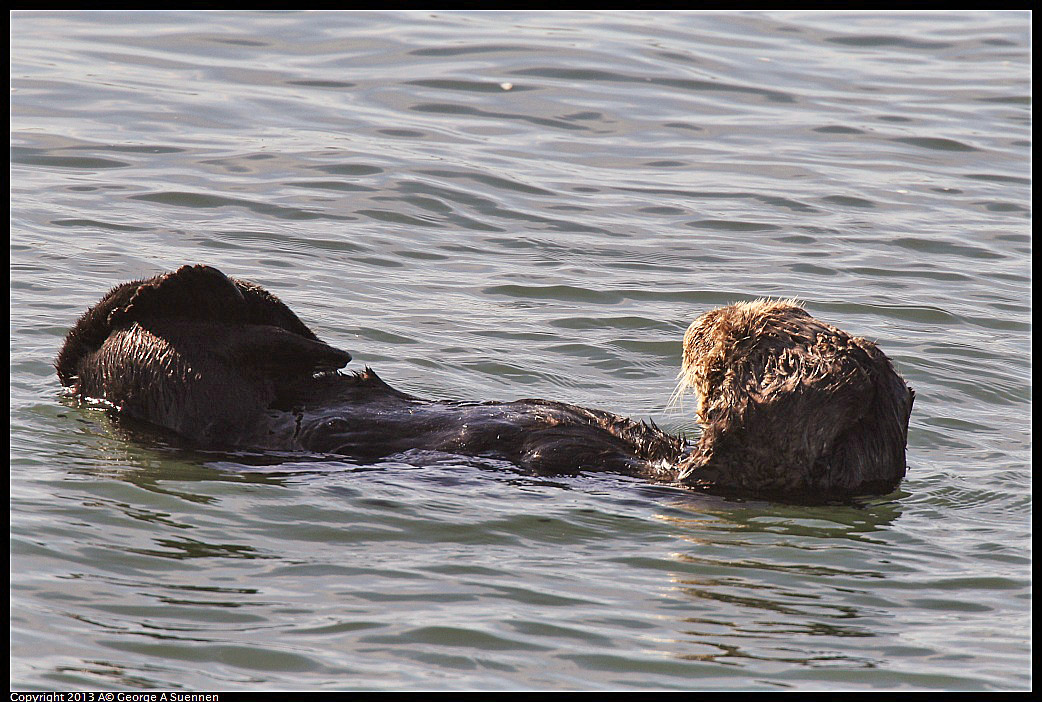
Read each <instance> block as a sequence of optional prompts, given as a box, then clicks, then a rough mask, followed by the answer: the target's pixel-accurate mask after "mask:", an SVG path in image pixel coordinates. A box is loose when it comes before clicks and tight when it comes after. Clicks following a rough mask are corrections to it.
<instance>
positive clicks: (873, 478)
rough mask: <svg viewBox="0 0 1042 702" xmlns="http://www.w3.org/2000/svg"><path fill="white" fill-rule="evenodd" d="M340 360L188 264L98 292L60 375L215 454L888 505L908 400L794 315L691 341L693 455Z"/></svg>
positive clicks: (713, 325)
mask: <svg viewBox="0 0 1042 702" xmlns="http://www.w3.org/2000/svg"><path fill="white" fill-rule="evenodd" d="M350 360H351V356H350V354H348V353H347V352H346V351H342V350H340V349H337V348H334V347H332V346H329V345H328V344H326V343H324V342H322V341H321V340H320V339H319V338H318V337H317V336H315V334H314V333H313V332H312V331H311V330H310V329H309V328H308V327H307V326H306V325H305V324H304V323H303V322H302V321H300V319H299V318H298V317H297V316H296V315H295V314H294V313H293V312H292V311H291V310H290V309H289V308H288V307H287V306H286V305H285V304H283V303H282V302H281V301H280V300H279V299H278V298H277V297H275V296H274V295H272V294H271V293H269V292H267V291H266V290H264V289H263V288H261V287H260V286H258V285H255V284H253V283H249V282H246V281H242V280H238V279H235V278H229V277H227V276H225V275H224V274H223V273H222V272H221V271H219V270H217V269H216V268H212V267H210V266H204V265H196V266H182V267H181V268H179V269H178V270H176V271H174V272H172V273H166V274H162V275H158V276H155V277H153V278H149V279H146V280H138V281H132V282H129V283H124V284H122V285H119V286H116V287H115V288H113V289H112V290H110V291H109V293H108V294H107V295H106V296H105V297H103V298H102V299H101V301H100V302H98V303H97V304H96V305H94V306H93V307H92V308H90V309H89V310H88V311H87V312H86V313H85V314H84V315H83V316H82V317H81V318H80V320H79V321H78V322H77V323H76V325H75V326H74V327H73V328H72V330H70V331H69V333H68V335H67V337H66V339H65V344H64V346H63V347H62V349H61V352H60V353H59V354H58V357H57V359H56V360H55V367H56V369H57V372H58V377H59V379H60V381H61V383H62V385H64V386H66V387H67V388H69V391H70V392H71V393H72V394H74V395H76V396H77V397H79V398H81V399H98V400H104V401H106V402H107V403H108V404H109V405H110V406H111V407H112V408H113V409H114V410H115V411H116V412H118V413H120V414H122V415H125V416H129V417H132V418H134V419H137V420H143V421H145V422H149V423H151V424H153V425H157V426H160V427H163V428H165V429H167V430H170V431H173V432H175V433H176V434H178V435H180V436H181V437H184V438H185V439H186V440H188V441H189V442H190V443H191V444H193V445H196V446H199V447H203V448H210V449H232V448H242V449H259V450H278V451H307V452H314V453H321V454H332V455H341V456H345V457H350V458H354V459H361V460H371V459H377V458H381V457H385V456H390V455H393V454H396V453H400V452H404V451H408V450H410V449H424V450H432V451H442V452H449V453H453V454H458V455H463V456H480V457H489V458H497V459H503V460H506V461H509V462H511V463H514V464H516V465H518V466H520V467H522V468H524V469H528V470H532V471H535V472H539V473H544V474H552V473H573V472H577V471H597V470H607V471H615V472H621V473H625V474H629V475H637V476H643V477H647V478H652V479H655V480H664V481H669V482H676V483H680V484H683V485H688V486H692V487H698V488H702V489H706V490H711V491H721V492H730V493H736V494H744V495H750V496H763V497H768V498H773V499H783V500H788V499H792V500H799V501H808V500H809V501H826V500H842V499H847V498H850V497H854V496H857V495H864V494H880V493H887V492H890V491H892V490H893V489H894V488H895V487H896V486H897V484H898V483H899V482H900V481H901V479H902V477H903V476H904V473H905V457H904V452H905V442H906V436H907V429H908V418H909V414H910V411H911V407H912V400H913V398H914V393H913V392H912V390H911V389H910V388H908V387H907V386H906V385H905V384H904V381H902V380H901V378H900V376H898V375H897V373H896V372H895V371H894V369H893V367H892V366H891V364H890V361H889V360H888V359H887V357H886V356H885V355H884V354H883V353H882V352H881V351H879V349H878V348H876V346H875V345H874V344H872V343H871V342H869V341H866V340H864V339H860V338H854V337H850V336H848V335H847V334H845V333H844V332H842V331H840V330H838V329H836V328H834V327H830V326H828V325H826V324H823V323H822V322H819V321H818V320H816V319H814V318H813V317H811V316H810V315H809V314H807V312H805V311H804V310H803V309H802V308H800V307H798V306H796V305H794V304H792V303H784V302H767V301H757V302H753V303H740V304H736V305H732V306H730V307H724V308H722V309H719V310H714V311H712V312H709V313H706V314H705V315H703V316H701V317H700V318H698V319H697V320H696V321H695V322H694V324H692V325H691V327H690V329H688V331H687V334H686V335H685V338H684V356H683V367H682V370H681V374H680V376H679V378H680V384H679V386H678V391H681V392H682V391H683V390H685V389H691V390H693V391H694V392H695V393H696V394H697V395H698V407H697V413H698V418H699V421H700V422H701V423H702V424H703V426H704V431H703V434H702V436H701V438H700V440H699V441H698V442H697V443H691V442H689V441H687V440H686V439H684V438H683V437H680V436H673V435H670V434H668V433H666V432H663V431H661V430H660V429H659V428H658V427H657V426H655V424H654V423H653V422H650V421H649V422H644V421H639V422H637V421H633V420H630V419H627V418H625V417H620V416H618V415H615V414H612V413H610V412H605V411H602V410H595V409H587V408H585V407H579V406H576V405H569V404H565V403H560V402H551V401H547V400H534V399H525V400H517V401H514V402H450V401H443V400H427V399H424V398H420V397H416V396H413V395H409V394H406V393H403V392H399V391H398V390H395V389H393V388H391V387H390V386H389V385H387V384H386V383H384V382H383V381H382V380H381V379H380V378H379V377H378V376H377V375H376V373H375V372H374V371H372V370H371V369H370V368H368V367H367V368H366V369H365V370H363V371H360V372H355V373H354V374H351V375H344V374H341V373H338V372H337V370H338V369H340V368H342V367H343V366H344V365H346V364H347V363H348V362H349V361H350Z"/></svg>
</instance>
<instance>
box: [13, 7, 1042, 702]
mask: <svg viewBox="0 0 1042 702" xmlns="http://www.w3.org/2000/svg"><path fill="white" fill-rule="evenodd" d="M1030 20H1031V18H1030V15H1029V14H1027V13H1025V12H953V11H948V12H944V13H925V12H924V13H916V12H903V13H896V14H879V13H870V12H846V13H838V14H836V13H831V14H830V13H825V14H818V13H797V12H742V13H714V12H706V13H690V14H685V13H670V12H603V13H600V12H574V13H573V12H550V13H545V12H492V13H488V12H447V13H443V12H346V13H333V14H330V13H314V12H299V13H297V12H291V13H263V12H139V13H127V12H94V13H91V12H84V13H69V12H39V13H37V12H15V13H14V14H13V15H12V16H11V102H10V110H11V239H10V242H11V248H10V252H11V267H10V279H11V290H10V291H11V323H10V329H11V341H10V344H11V408H10V426H11V474H10V486H11V503H10V505H11V506H10V517H11V525H10V536H11V559H10V563H11V610H10V611H11V638H10V640H11V680H10V684H11V687H12V689H21V690H25V689H45V690H64V691H70V690H145V689H157V688H158V689H184V690H450V691H451V690H562V691H567V690H596V691H608V690H620V691H629V690H860V691H869V690H930V691H942V690H977V691H987V690H1023V689H1028V688H1030V687H1031V684H1032V677H1031V655H1030V653H1031V557H1032V554H1031V533H1030V531H1031V527H1030V524H1031V502H1032V500H1031V488H1032V481H1031V347H1030V340H1031V302H1030V288H1031V273H1030V271H1031V219H1030V202H1031V194H1030V190H1031V182H1030V153H1031V152H1030V149H1031V60H1030V50H1031V33H1030ZM184 263H208V264H210V265H213V266H216V267H218V268H220V269H221V270H223V271H224V272H226V273H228V274H229V275H234V276H238V277H242V278H245V279H248V280H252V281H255V282H257V283H260V284H261V285H263V286H265V287H266V288H268V289H269V290H271V291H273V292H274V293H276V294H277V295H279V296H280V297H281V298H282V299H283V300H284V301H286V302H287V303H288V304H289V305H290V306H291V307H292V308H293V309H294V310H295V311H296V312H297V314H298V315H299V316H300V317H301V318H302V319H303V320H304V321H305V322H306V323H307V324H308V325H309V326H311V327H312V328H313V329H314V330H315V331H316V332H317V333H318V334H319V336H321V337H322V338H323V339H325V340H327V341H329V342H330V343H332V344H333V345H335V346H338V347H341V348H344V349H347V350H349V351H350V352H351V353H352V354H353V356H354V358H355V360H354V361H353V362H352V363H351V365H350V366H349V368H362V367H363V366H365V365H367V364H368V365H371V366H372V367H373V368H374V369H376V370H377V372H379V373H380V375H381V376H382V377H383V378H384V379H385V380H387V381H388V382H390V383H391V384H392V385H394V386H396V387H399V388H401V389H403V390H406V391H408V392H411V393H415V394H419V395H424V396H427V397H431V398H450V399H481V400H508V399H514V398H519V397H543V398H548V399H554V400H560V401H566V402H572V403H576V404H581V405H587V406H593V407H599V408H603V409H607V410H611V411H613V412H617V413H620V414H624V415H628V416H633V417H637V418H650V419H653V420H654V421H655V422H656V423H658V424H659V425H660V426H662V427H663V428H665V429H668V430H670V431H683V432H685V433H687V434H688V435H689V436H695V435H697V431H698V429H697V426H696V424H695V422H694V420H693V418H692V413H691V410H692V404H693V403H691V402H689V403H688V404H687V405H686V407H684V406H682V407H679V408H675V409H670V408H668V407H667V405H668V400H669V396H670V393H671V392H672V390H673V386H674V379H675V376H676V373H677V370H678V369H679V365H680V353H681V349H680V340H681V337H682V334H683V331H684V329H685V328H686V326H687V325H688V324H689V323H690V322H691V321H692V320H693V319H694V318H695V317H696V316H697V315H699V314H701V313H702V312H705V311H707V310H709V309H711V308H713V307H716V306H719V305H722V304H726V303H729V302H732V301H736V300H750V299H755V298H758V297H768V296H769V297H785V298H788V297H795V298H798V299H800V300H802V301H804V302H805V303H806V305H807V308H808V309H809V310H810V311H811V312H812V313H813V314H814V315H815V316H817V317H819V318H821V319H822V320H825V321H827V322H829V323H831V324H834V325H836V326H839V327H841V328H843V329H845V330H847V331H849V332H851V333H854V334H858V335H862V336H865V337H868V338H870V339H872V340H875V341H876V342H877V343H878V344H879V345H880V347H881V348H882V349H883V350H884V351H885V352H886V353H887V354H889V356H890V357H891V358H892V359H893V360H894V362H895V364H896V366H897V368H898V370H899V372H900V373H901V374H902V375H903V376H904V378H905V379H906V380H907V381H908V383H909V384H910V385H911V386H912V387H913V388H914V389H915V390H916V393H917V395H918V396H917V399H916V403H915V408H914V411H913V413H912V418H911V427H910V430H909V442H908V465H909V473H908V477H907V479H906V480H905V481H904V482H903V483H902V485H901V487H900V489H899V490H898V491H896V492H895V493H893V494H891V495H887V496H881V497H878V498H874V499H871V500H865V501H862V502H861V503H859V504H856V505H849V506H816V507H809V506H798V505H786V504H779V503H772V502H767V501H752V500H740V499H725V498H722V497H714V496H708V495H704V494H700V493H695V492H691V491H688V490H685V489H681V488H678V487H673V486H670V485H664V484H653V483H649V482H647V481H643V480H638V479H633V478H626V477H620V476H617V475H610V474H599V473H596V472H591V473H587V474H582V475H578V476H571V477H534V476H530V475H525V474H524V473H522V472H520V471H518V470H516V469H512V468H511V467H509V466H507V465H503V464H496V463H495V462H491V461H485V462H481V461H473V460H471V461H468V460H465V459H461V458H458V457H454V456H451V455H446V456H442V457H439V458H438V459H437V460H431V457H430V456H427V457H425V458H424V460H417V457H416V456H411V455H408V454H406V455H401V456H396V457H393V458H391V459H389V460H386V461H383V462H380V463H378V464H375V465H373V464H369V465H360V464H354V463H352V462H350V461H343V460H336V461H330V460H318V459H317V458H315V457H308V456H292V455H291V456H277V455H272V456H250V455H245V454H243V455H215V454H205V453H197V452H192V451H189V450H186V449H184V448H179V447H177V446H173V445H170V444H168V443H165V442H164V441H163V440H161V439H159V438H156V437H154V436H151V435H147V434H143V435H135V434H132V433H130V432H128V431H126V430H125V429H124V428H122V427H120V426H117V425H116V424H115V423H114V422H113V421H112V420H111V419H110V418H109V417H107V416H106V414H105V413H104V412H103V411H101V410H99V409H94V408H89V407H78V406H76V405H75V403H72V402H70V401H69V400H68V399H67V398H63V397H62V395H61V392H60V387H59V383H58V381H57V378H56V377H55V374H54V370H53V368H52V366H51V361H52V359H53V358H54V356H55V354H56V353H57V351H58V349H59V348H60V346H61V344H62V340H63V337H64V334H65V332H66V331H67V330H68V329H69V327H70V326H71V325H72V324H73V323H74V322H75V321H76V319H77V318H78V317H79V315H80V314H82V313H83V311H84V310H86V308H87V307H88V306H89V305H91V304H92V303H93V302H95V301H97V300H98V299H99V298H100V297H101V296H102V295H103V294H104V293H105V292H106V291H107V290H108V289H109V288H110V287H112V286H113V285H115V284H117V283H119V282H122V281H125V280H130V279H133V278H140V277H146V276H151V275H154V274H156V273H159V272H162V271H167V270H172V269H174V268H176V267H177V266H179V265H182V264H184Z"/></svg>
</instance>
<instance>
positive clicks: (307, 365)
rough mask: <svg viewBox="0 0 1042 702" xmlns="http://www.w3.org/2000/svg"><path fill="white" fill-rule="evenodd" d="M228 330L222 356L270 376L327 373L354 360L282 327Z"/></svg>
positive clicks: (255, 326) (333, 348)
mask: <svg viewBox="0 0 1042 702" xmlns="http://www.w3.org/2000/svg"><path fill="white" fill-rule="evenodd" d="M228 331H229V333H228V334H227V335H226V338H225V339H223V340H222V343H221V344H220V346H221V348H220V349H219V353H220V355H221V356H223V357H225V358H226V359H228V360H229V361H231V362H233V363H234V364H235V365H236V367H239V368H243V369H253V370H256V371H259V372H260V373H262V374H263V375H267V376H273V377H288V376H296V375H310V374H313V373H325V372H329V371H335V370H337V369H339V368H343V367H344V366H346V365H347V364H348V362H350V360H351V354H349V353H348V352H347V351H342V350H340V349H338V348H335V347H333V346H330V345H329V344H327V343H325V342H322V341H318V340H317V339H316V340H312V339H307V338H305V337H303V336H300V335H299V334H294V333H293V332H290V331H286V330H285V329H282V328H280V327H272V326H268V325H261V324H250V325H245V326H241V327H234V328H232V329H229V330H228Z"/></svg>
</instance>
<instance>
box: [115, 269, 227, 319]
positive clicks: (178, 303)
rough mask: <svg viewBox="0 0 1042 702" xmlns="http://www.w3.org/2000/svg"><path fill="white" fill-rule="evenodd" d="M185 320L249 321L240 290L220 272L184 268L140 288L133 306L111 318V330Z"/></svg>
mask: <svg viewBox="0 0 1042 702" xmlns="http://www.w3.org/2000/svg"><path fill="white" fill-rule="evenodd" d="M163 318H182V319H192V320H196V321H200V322H202V321H208V322H241V321H246V303H245V300H244V298H243V295H242V293H241V292H240V291H239V288H238V287H236V285H235V283H234V282H232V280H231V279H230V278H229V277H228V276H226V275H225V274H224V273H222V272H221V271H219V270H217V269H216V268H214V267H212V266H206V265H202V264H198V265H194V266H181V267H180V268H178V269H177V270H176V271H174V272H173V273H167V274H165V275H161V276H157V277H156V278H153V279H152V280H149V281H145V282H143V283H141V285H139V286H138V289H137V291H136V292H135V293H134V295H133V297H131V299H130V302H129V303H128V304H127V305H125V306H123V307H117V308H116V309H114V310H112V312H111V313H110V314H109V318H108V321H109V325H110V326H111V327H112V328H117V327H120V326H125V325H128V324H130V323H131V322H138V323H140V324H142V325H143V326H147V323H148V322H149V321H151V320H154V319H163Z"/></svg>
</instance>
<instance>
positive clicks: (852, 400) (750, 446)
mask: <svg viewBox="0 0 1042 702" xmlns="http://www.w3.org/2000/svg"><path fill="white" fill-rule="evenodd" d="M678 377H679V383H678V387H677V392H678V393H682V392H683V391H684V390H685V389H688V388H690V389H691V390H693V391H694V393H695V395H696V396H697V398H698V405H697V407H696V416H697V419H698V421H699V423H700V424H702V426H703V429H704V431H703V435H702V438H701V440H700V442H699V445H698V448H697V449H696V451H695V452H694V453H693V454H692V455H691V456H689V457H688V458H687V459H685V460H684V461H683V462H682V465H681V472H680V479H681V480H682V481H684V482H686V483H690V484H696V485H705V486H711V487H717V488H723V489H728V488H731V489H734V490H740V491H742V492H753V493H757V492H759V493H764V494H768V493H770V494H779V493H790V494H806V495H808V496H813V495H819V496H820V495H833V494H834V495H837V496H838V495H849V494H852V493H857V492H866V493H868V492H881V491H882V492H887V491H889V490H892V489H893V488H894V487H896V485H897V483H898V482H900V480H901V478H902V477H903V476H904V473H905V459H904V450H905V443H906V437H907V430H908V417H909V414H910V412H911V406H912V400H913V399H914V393H913V392H912V390H911V389H910V388H908V387H907V386H906V385H905V384H904V381H902V380H901V378H900V376H898V375H897V373H896V372H895V371H894V369H893V367H892V366H891V364H890V361H889V359H887V357H886V355H885V354H883V352H882V351H880V350H879V349H878V348H877V347H876V345H875V344H873V343H872V342H870V341H868V340H866V339H862V338H859V337H851V336H850V335H848V334H846V333H845V332H843V331H841V330H839V329H837V328H835V327H833V326H830V325H828V324H825V323H823V322H821V321H819V320H817V319H815V318H814V317H812V316H811V315H810V314H809V313H807V312H806V310H804V309H803V308H802V307H800V306H798V305H797V304H795V302H794V301H770V300H755V301H753V302H742V303H736V304H733V305H729V306H727V307H723V308H720V309H716V310H713V311H711V312H707V313H706V314H704V315H702V316H701V317H699V318H698V319H696V320H695V322H694V323H693V324H692V325H691V326H690V327H689V328H688V330H687V333H686V334H685V335H684V355H683V364H682V367H681V372H680V375H679V376H678Z"/></svg>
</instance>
